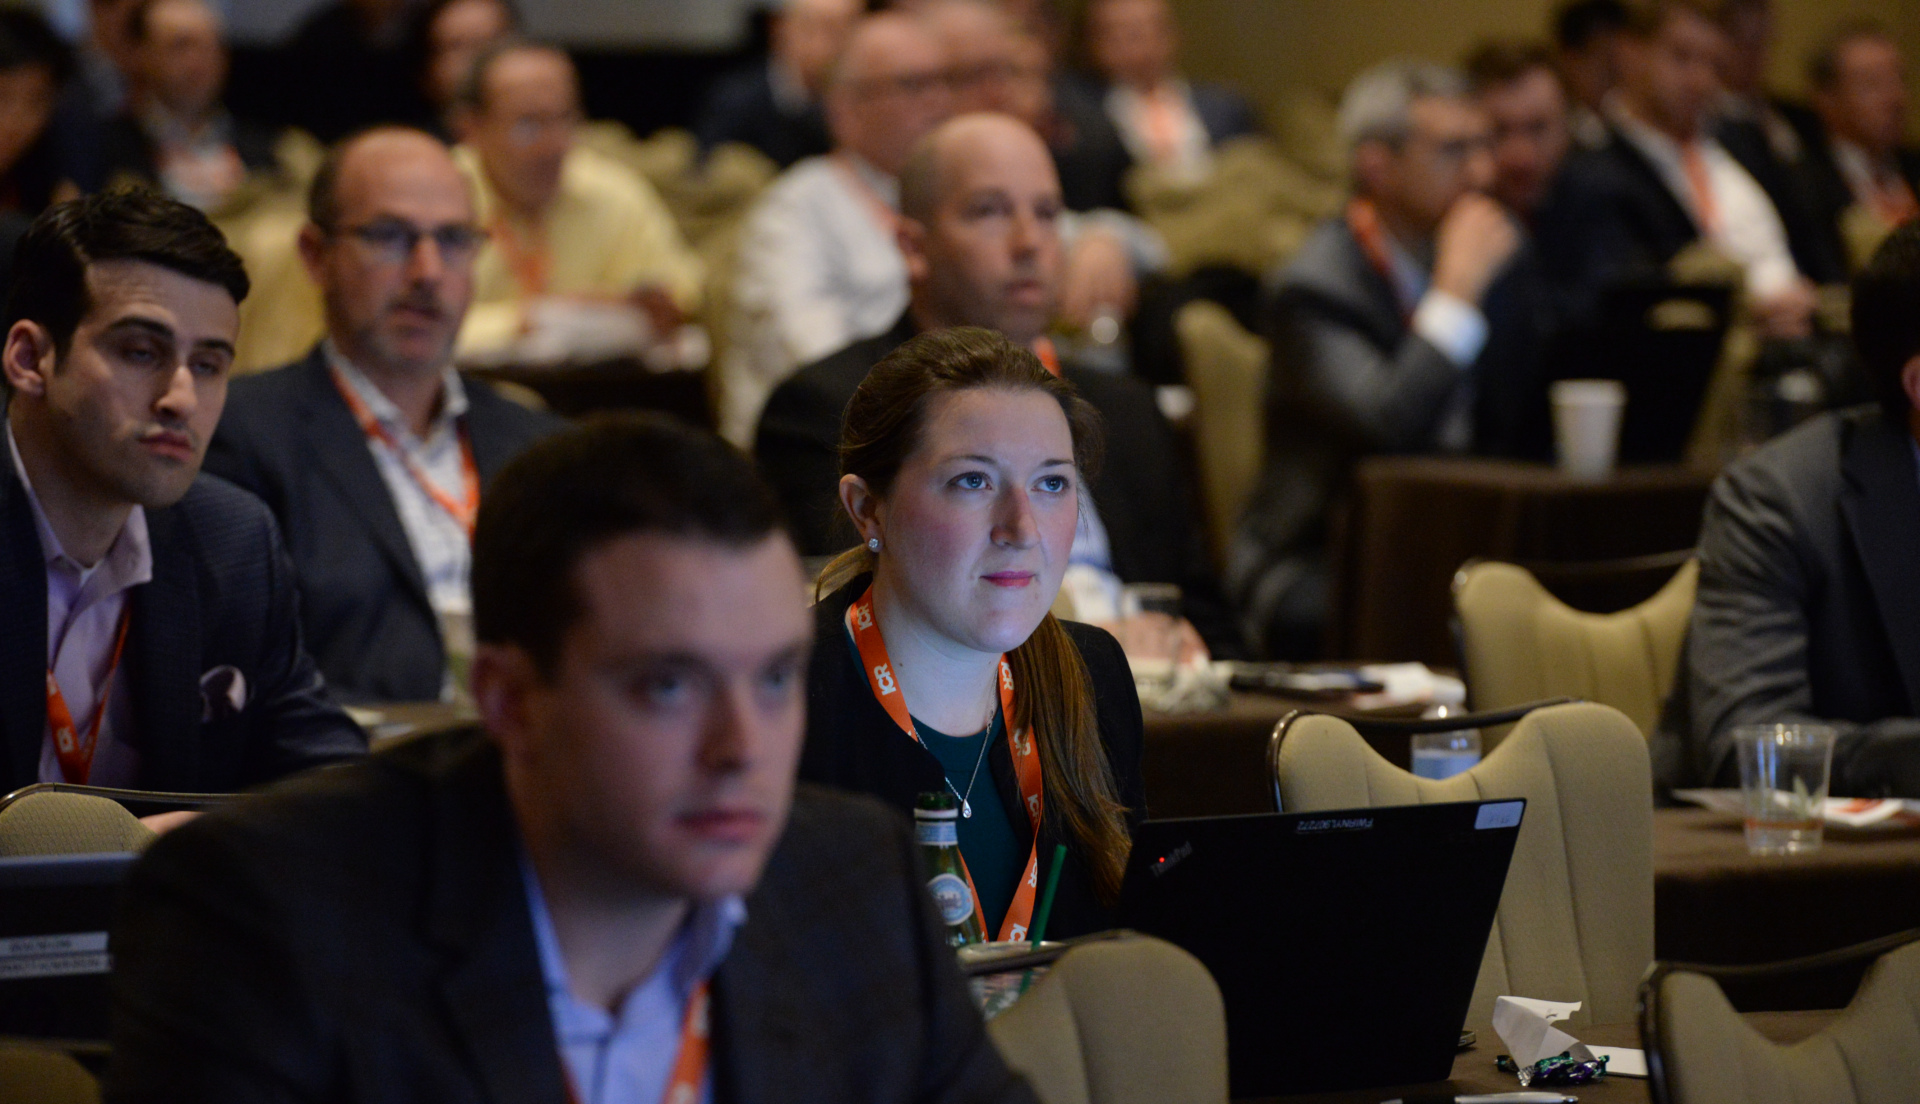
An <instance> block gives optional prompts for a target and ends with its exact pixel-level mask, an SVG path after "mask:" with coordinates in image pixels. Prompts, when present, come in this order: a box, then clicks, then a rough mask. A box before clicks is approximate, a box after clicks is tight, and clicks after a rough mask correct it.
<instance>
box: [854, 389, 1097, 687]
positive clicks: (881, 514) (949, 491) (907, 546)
mask: <svg viewBox="0 0 1920 1104" xmlns="http://www.w3.org/2000/svg"><path fill="white" fill-rule="evenodd" d="M1079 484H1080V473H1079V470H1078V469H1077V468H1076V467H1075V466H1074V463H1073V433H1072V431H1071V430H1070V429H1069V428H1068V426H1067V418H1066V415H1065V414H1064V413H1062V411H1061V409H1060V404H1059V403H1058V402H1057V401H1056V400H1055V399H1054V398H1053V397H1052V396H1050V395H1048V394H1046V393H1044V392H1040V391H1004V390H994V389H976V390H970V391H961V392H956V393H953V394H947V395H941V396H938V397H936V398H935V399H933V400H932V402H931V403H930V405H929V407H928V410H927V419H926V424H925V426H924V428H923V431H922V434H921V440H920V446H919V448H917V449H916V450H915V451H914V452H913V453H912V454H911V455H910V456H908V457H907V459H906V462H905V463H903V464H902V465H901V467H900V473H899V475H898V476H897V477H896V478H895V479H894V483H893V487H892V488H891V489H890V491H889V492H888V494H887V495H886V497H885V498H884V499H881V500H880V501H879V502H878V503H876V504H875V506H874V508H873V519H872V523H871V525H870V526H869V527H868V535H870V536H878V537H880V539H881V541H882V546H881V551H880V560H879V567H878V569H877V571H878V579H879V582H880V583H881V584H882V585H884V586H885V587H886V589H887V591H888V594H889V597H891V598H892V599H893V600H894V603H895V607H896V609H898V611H899V612H900V613H903V614H905V615H907V616H908V617H910V618H911V619H913V620H914V621H916V622H918V624H919V626H920V628H922V629H923V630H924V631H928V632H931V633H933V634H935V635H937V636H939V637H943V638H945V639H946V640H949V641H951V642H953V643H955V644H959V645H961V646H963V647H966V648H969V649H972V650H974V651H979V652H991V653H995V654H998V653H1000V652H1005V651H1009V650H1011V649H1013V648H1015V647H1018V646H1019V645H1020V644H1022V643H1024V642H1025V641H1026V639H1027V637H1029V636H1031V635H1033V630H1034V629H1035V628H1037V627H1038V626H1039V624H1040V620H1041V618H1043V617H1045V616H1046V613H1047V609H1048V608H1049V607H1050V606H1052V605H1053V599H1054V595H1055V594H1056V593H1058V592H1059V590H1060V578H1061V576H1062V575H1064V574H1065V573H1066V569H1067V557H1068V554H1069V553H1070V552H1071V551H1072V548H1073V534H1074V527H1075V525H1076V523H1077V521H1078V518H1079V512H1078V500H1077V495H1078V491H1079Z"/></svg>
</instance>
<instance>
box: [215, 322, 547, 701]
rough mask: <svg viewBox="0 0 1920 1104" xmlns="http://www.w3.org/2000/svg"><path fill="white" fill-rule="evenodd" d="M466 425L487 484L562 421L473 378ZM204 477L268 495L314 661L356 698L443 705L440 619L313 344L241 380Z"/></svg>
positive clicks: (222, 419)
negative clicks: (299, 356) (302, 355)
mask: <svg viewBox="0 0 1920 1104" xmlns="http://www.w3.org/2000/svg"><path fill="white" fill-rule="evenodd" d="M465 383H466V391H467V400H468V404H469V405H468V408H467V428H468V431H469V433H470V435H471V437H472V440H473V462H474V465H475V466H476V467H478V468H479V469H480V478H481V481H482V482H483V483H484V482H485V481H486V480H489V479H491V478H493V474H494V473H495V472H497V471H499V470H500V468H501V467H502V466H504V465H505V464H506V462H507V461H508V460H511V459H512V458H513V457H514V456H515V455H516V454H517V453H519V451H520V450H521V449H523V448H525V447H526V446H527V445H529V444H531V443H532V442H534V441H535V440H537V439H539V438H540V437H542V436H544V435H545V434H547V433H550V432H553V431H554V430H555V429H557V428H558V427H560V426H561V425H563V424H565V423H563V422H562V421H561V420H560V419H559V418H556V417H554V416H552V415H549V414H543V413H538V412H535V411H531V410H528V409H526V408H525V407H523V406H520V405H519V404H518V403H515V402H512V401H510V400H508V399H503V398H501V397H500V396H499V395H498V394H496V393H495V392H494V391H493V389H492V388H490V387H488V386H487V385H486V384H484V383H481V382H479V381H477V380H467V381H465ZM207 470H208V471H210V472H213V473H215V474H217V475H220V476H223V477H225V478H227V479H230V480H232V481H233V482H235V483H237V484H239V485H240V486H242V487H245V488H246V489H247V490H250V491H252V492H253V493H254V494H256V495H259V496H260V498H261V499H262V500H263V501H265V502H266V504H267V506H268V507H269V508H270V509H272V510H273V514H274V517H275V518H277V519H278V520H279V522H280V528H281V531H282V532H283V533H285V534H286V540H287V549H288V551H289V552H290V553H291V554H292V557H293V564H294V570H295V573H296V577H297V578H298V580H299V584H300V617H301V621H302V623H303V624H304V625H305V626H306V632H307V639H308V641H309V642H310V644H311V647H312V649H313V654H314V658H315V659H317V660H318V661H319V663H320V669H321V670H322V671H324V672H325V673H326V676H327V681H328V682H329V683H331V684H332V685H333V688H334V690H335V692H336V693H339V694H340V695H342V696H343V697H345V698H347V699H349V700H371V701H426V700H431V699H435V698H438V697H439V696H440V687H441V683H442V681H443V680H444V678H445V670H446V658H445V656H446V652H445V649H444V648H443V646H442V644H441V641H440V624H439V621H438V619H437V618H436V617H435V616H434V612H433V606H432V605H431V603H430V602H429V601H428V599H427V587H426V583H425V581H424V580H423V579H422V577H421V575H420V563H419V561H418V560H416V559H415V558H414V555H413V548H412V546H411V545H410V544H409V543H408V542H407V532H406V529H405V527H403V526H402V525H401V522H400V513H399V511H398V510H396V509H395V508H394V505H393V498H392V496H390V495H389V494H388V493H387V485H386V483H385V482H384V481H383V480H382V479H381V478H380V469H379V467H378V465H376V464H375V463H374V460H373V456H372V454H371V453H369V452H368V451H367V439H366V437H365V435H363V434H362V433H361V432H360V426H359V424H358V423H357V422H355V421H354V419H353V414H352V412H351V411H349V410H348V409H347V404H346V403H345V402H344V401H343V400H342V399H341V398H340V392H339V390H338V389H337V388H336V387H335V386H334V384H333V377H332V375H331V373H330V372H329V370H328V368H327V362H326V357H325V355H324V354H323V353H321V351H320V350H319V349H318V348H317V347H316V348H315V349H314V350H313V352H311V353H309V354H308V355H307V357H306V359H305V360H301V361H297V362H295V363H293V364H290V365H287V366H286V367H284V368H278V369H275V370H273V371H271V372H262V373H260V374H258V375H252V376H243V377H241V378H239V379H236V380H234V381H233V385H232V387H231V389H230V390H229V392H228V396H227V408H226V411H225V413H223V414H222V415H221V417H220V428H219V430H218V431H217V432H216V433H215V434H214V437H213V445H212V447H211V448H209V449H208V450H207Z"/></svg>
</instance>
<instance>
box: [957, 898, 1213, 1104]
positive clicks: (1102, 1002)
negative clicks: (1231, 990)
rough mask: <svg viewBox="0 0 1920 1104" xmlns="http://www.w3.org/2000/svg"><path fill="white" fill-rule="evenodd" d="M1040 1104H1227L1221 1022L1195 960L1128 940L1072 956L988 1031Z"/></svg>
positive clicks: (1149, 942) (1087, 947)
mask: <svg viewBox="0 0 1920 1104" xmlns="http://www.w3.org/2000/svg"><path fill="white" fill-rule="evenodd" d="M987 1033H988V1034H989V1035H990V1036H992V1038H993V1041H994V1044H995V1045H996V1046H998V1047H999V1048H1000V1053H1001V1055H1002V1056H1003V1057H1005V1058H1006V1060H1007V1064H1008V1065H1009V1066H1011V1067H1013V1069H1014V1070H1016V1071H1018V1072H1019V1073H1021V1074H1023V1075H1025V1076H1026V1078H1027V1080H1028V1082H1029V1083H1031V1084H1032V1086H1033V1090H1034V1092H1035V1093H1036V1094H1037V1095H1038V1096H1039V1097H1040V1099H1041V1101H1042V1102H1043V1104H1162V1102H1165V1101H1180V1102H1182V1104H1206V1102H1217V1104H1225V1101H1226V1099H1227V1019H1226V1009H1225V1007H1224V1006H1223V1005H1222V1004H1221V1002H1220V990H1219V988H1218V987H1217V986H1215V985H1214V983H1213V978H1212V976H1211V975H1209V974H1208V973H1207V968H1206V967H1205V966H1202V965H1201V964H1200V961H1199V960H1198V959H1196V958H1194V957H1193V956H1192V955H1190V954H1188V953H1187V952H1185V951H1183V950H1181V949H1180V948H1178V947H1176V946H1174V945H1173V944H1171V943H1166V942H1163V941H1161V940H1158V939H1153V938H1149V937H1147V936H1125V937H1122V938H1118V939H1102V940H1096V941H1092V942H1087V943H1084V944H1081V945H1078V946H1075V947H1072V948H1070V949H1069V950H1068V951H1067V952H1066V954H1064V955H1062V956H1061V957H1060V958H1059V959H1058V960H1057V961H1056V962H1055V963H1054V964H1053V967H1052V968H1051V969H1050V970H1049V971H1048V972H1047V973H1046V974H1045V975H1044V976H1042V977H1041V978H1040V980H1039V981H1037V982H1035V983H1034V984H1033V987H1032V988H1031V989H1029V990H1028V991H1027V992H1026V994H1024V995H1023V996H1021V998H1020V999H1019V1001H1018V1002H1017V1003H1015V1004H1014V1005H1013V1007H1011V1008H1009V1009H1007V1010H1006V1011H1005V1012H1002V1013H1000V1014H999V1015H998V1016H996V1017H994V1019H992V1020H991V1021H989V1022H988V1024H987Z"/></svg>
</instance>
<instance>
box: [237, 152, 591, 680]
mask: <svg viewBox="0 0 1920 1104" xmlns="http://www.w3.org/2000/svg"><path fill="white" fill-rule="evenodd" d="M308 218H309V222H308V224H307V226H305V227H304V228H303V229H302V230H301V232H300V241H299V246H300V255H301V259H302V260H303V261H304V262H305V264H306V268H307V272H308V273H309V274H310V275H311V276H312V277H313V280H314V283H316V284H317V285H319V287H320V289H321V295H322V297H323V299H324V300H325V303H326V318H327V336H326V337H325V338H324V339H323V340H322V341H321V342H320V343H319V345H317V346H316V347H315V348H314V349H313V351H312V352H311V353H309V354H308V355H307V356H306V357H305V358H304V359H302V360H300V361H298V362H296V363H294V364H290V365H288V366H286V367H284V368H279V369H275V370H274V371H271V372H263V373H260V374H258V375H254V376H248V377H245V378H243V379H240V380H237V381H235V384H234V386H233V388H232V392H231V396H230V398H229V400H228V402H227V408H226V414H225V416H224V417H223V418H222V419H221V422H220V428H219V431H218V432H217V433H216V434H215V435H214V440H213V447H212V448H211V449H210V450H209V452H208V455H207V470H209V471H211V472H214V473H216V474H218V475H222V476H225V477H226V478H228V479H230V480H232V481H233V482H235V483H238V484H240V485H241V486H243V487H245V488H247V489H248V490H250V491H252V492H254V493H255V494H257V495H259V496H260V498H261V499H263V500H264V501H265V502H266V503H267V505H268V506H269V507H271V508H272V510H273V512H274V515H275V517H276V518H277V519H278V520H279V522H280V528H281V530H282V531H283V533H284V534H285V538H286V542H287V548H288V551H289V552H290V553H291V554H292V558H293V565H294V574H295V577H296V580H297V582H298V584H299V589H300V599H301V606H300V614H301V618H302V622H303V624H304V626H305V628H306V633H307V642H308V645H309V647H310V648H311V649H312V651H313V654H314V656H315V658H316V659H317V660H318V662H319V664H320V669H321V671H322V672H324V673H325V675H326V677H327V681H328V682H330V683H332V684H333V686H334V689H335V690H336V692H337V693H338V694H339V695H340V696H341V697H343V698H346V699H349V700H356V699H357V700H363V701H422V700H432V699H438V698H441V697H442V696H443V695H446V694H450V693H451V690H452V682H453V680H452V678H451V677H450V674H449V671H450V668H451V666H452V665H451V664H450V662H449V658H450V657H455V658H457V657H458V656H460V655H461V654H463V653H464V652H466V651H467V650H468V649H470V648H471V640H470V638H469V630H468V629H467V625H468V624H469V616H470V614H469V604H468V597H467V573H468V563H469V554H468V543H469V540H470V538H471V535H472V529H473V519H474V515H475V513H476V511H477V510H478V508H479V503H480V489H481V487H482V486H484V484H485V483H486V481H487V479H488V478H489V477H491V476H492V475H493V473H494V472H495V471H497V470H499V469H500V467H502V466H503V465H504V464H505V463H506V462H507V461H508V460H509V459H511V458H512V457H513V456H514V455H515V454H517V453H518V452H519V451H520V450H521V449H522V448H524V447H525V446H527V445H528V444H531V443H532V442H533V441H534V440H536V439H537V438H539V437H541V436H543V435H545V434H546V433H548V432H551V431H552V430H554V429H557V428H559V426H560V424H561V423H560V421H559V419H557V418H554V417H552V416H550V415H546V414H540V413H535V412H534V411H531V410H528V409H526V408H524V407H521V406H519V405H517V404H515V403H513V402H510V401H508V400H507V399H504V398H502V397H501V396H499V395H497V394H495V393H494V391H493V390H492V389H491V388H489V387H487V385H486V384H484V383H481V382H479V381H477V380H469V379H462V378H461V376H460V374H459V373H458V372H456V371H454V369H453V360H452V352H453V341H454V335H455V334H456V333H457V332H458V331H459V329H460V321H461V318H462V317H463V316H464V315H465V314H466V312H467V303H468V300H469V299H470V298H471V296H472V291H473V266H474V258H475V255H476V254H477V253H478V252H479V250H480V247H481V245H482V243H483V242H484V241H485V240H486V235H485V233H484V232H483V231H482V230H481V229H480V227H479V224H478V223H477V221H476V220H475V217H474V204H473V197H472V195H471V194H470V192H469V190H468V185H467V181H466V179H465V177H464V176H463V175H462V174H461V172H460V170H459V168H458V167H456V166H455V165H454V163H453V158H452V156H451V155H450V154H449V152H448V150H447V148H446V146H445V145H443V144H442V143H441V142H440V141H439V140H438V139H436V138H433V137H432V136H430V135H427V134H425V133H422V132H420V131H416V130H408V129H404V128H398V127H391V128H383V129H378V130H372V131H367V132H365V133H363V134H361V135H359V136H357V137H355V138H350V139H348V140H347V141H346V142H345V143H343V144H341V145H340V146H338V147H336V148H335V149H333V150H332V151H331V152H330V153H329V154H328V156H327V159H326V161H325V162H324V163H323V164H322V165H321V168H320V171H319V173H318V174H317V175H316V176H315V177H314V181H313V189H312V192H311V193H310V195H309V197H308Z"/></svg>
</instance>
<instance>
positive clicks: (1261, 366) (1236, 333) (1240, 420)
mask: <svg viewBox="0 0 1920 1104" xmlns="http://www.w3.org/2000/svg"><path fill="white" fill-rule="evenodd" d="M1174 326H1175V328H1176V329H1177V330H1178V332H1179V335H1180V354H1181V359H1182V360H1184V361H1185V362H1186V370H1187V386H1189V387H1191V388H1192V389H1193V404H1194V405H1193V419H1194V427H1195V432H1194V438H1193V439H1194V451H1195V454H1196V455H1195V459H1196V461H1197V465H1198V467H1199V470H1200V491H1201V499H1202V501H1203V503H1204V505H1205V508H1206V515H1207V536H1208V539H1209V541H1210V543H1211V546H1212V548H1213V550H1214V556H1215V560H1216V566H1224V562H1223V561H1224V558H1225V552H1226V549H1227V547H1228V545H1229V544H1230V542H1231V541H1232V539H1233V530H1234V527H1235V526H1236V525H1238V524H1239V521H1240V511H1241V510H1243V509H1245V508H1246V505H1247V499H1248V498H1249V497H1250V496H1251V495H1252V494H1253V486H1254V483H1255V481H1257V480H1258V479H1259V478H1260V464H1261V458H1262V452H1263V450H1264V448H1265V444H1266V438H1265V434H1266V426H1265V422H1264V418H1265V413H1264V411H1265V405H1266V393H1267V356H1268V351H1267V343H1266V341H1264V340H1262V339H1261V338H1259V337H1256V336H1254V335H1253V334H1250V333H1248V332H1247V331H1246V330H1245V329H1243V328H1242V327H1241V325H1240V323H1238V322H1236V321H1234V317H1233V315H1232V314H1230V313H1228V312H1227V309H1226V308H1225V307H1222V306H1221V305H1220V304H1218V303H1212V302H1207V301H1205V300H1196V301H1195V302H1192V303H1188V304H1187V305H1186V306H1184V307H1181V308H1180V313H1179V314H1178V316H1176V318H1175V320H1174Z"/></svg>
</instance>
